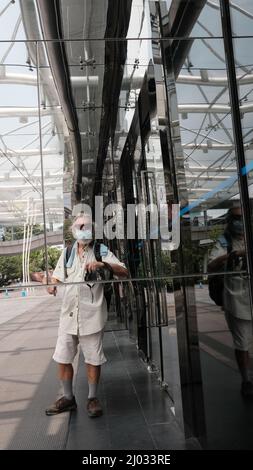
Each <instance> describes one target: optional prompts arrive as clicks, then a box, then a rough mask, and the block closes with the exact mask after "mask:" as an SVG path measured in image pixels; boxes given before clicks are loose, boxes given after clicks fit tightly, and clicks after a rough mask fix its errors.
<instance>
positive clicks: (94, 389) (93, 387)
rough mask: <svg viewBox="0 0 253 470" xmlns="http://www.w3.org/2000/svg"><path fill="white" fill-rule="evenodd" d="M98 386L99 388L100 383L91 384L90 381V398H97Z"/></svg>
mask: <svg viewBox="0 0 253 470" xmlns="http://www.w3.org/2000/svg"><path fill="white" fill-rule="evenodd" d="M97 388H98V384H90V383H89V395H88V398H96V396H97Z"/></svg>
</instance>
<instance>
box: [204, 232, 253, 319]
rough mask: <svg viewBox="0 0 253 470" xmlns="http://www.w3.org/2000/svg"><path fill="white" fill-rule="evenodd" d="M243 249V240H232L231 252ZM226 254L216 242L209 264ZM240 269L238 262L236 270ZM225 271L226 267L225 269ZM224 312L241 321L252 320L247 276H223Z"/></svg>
mask: <svg viewBox="0 0 253 470" xmlns="http://www.w3.org/2000/svg"><path fill="white" fill-rule="evenodd" d="M244 248H245V244H244V240H243V239H242V240H240V239H236V238H233V239H232V250H233V251H237V250H243V249H244ZM225 254H227V247H224V246H222V244H221V243H220V242H219V240H217V242H216V244H215V245H214V247H213V248H212V250H211V253H210V255H209V262H211V261H213V260H215V259H216V258H219V257H220V256H223V255H225ZM241 269H242V262H240V263H239V264H238V265H237V267H236V270H238V271H240V270H241ZM225 270H226V267H225ZM223 295H224V305H223V308H224V310H225V311H226V312H227V313H228V314H231V315H233V316H234V317H236V318H240V319H241V320H252V317H251V309H250V297H249V283H248V279H247V276H244V275H242V274H238V275H237V274H236V273H234V274H228V275H225V276H224V293H223Z"/></svg>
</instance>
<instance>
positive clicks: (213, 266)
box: [207, 253, 229, 272]
mask: <svg viewBox="0 0 253 470" xmlns="http://www.w3.org/2000/svg"><path fill="white" fill-rule="evenodd" d="M228 257H229V255H228V254H227V253H226V254H225V255H222V256H218V257H217V258H215V259H213V261H211V262H210V263H208V265H207V270H208V271H209V272H213V271H218V270H219V269H220V268H221V267H222V266H223V265H224V264H225V262H226V261H227V259H228Z"/></svg>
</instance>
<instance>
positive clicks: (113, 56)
mask: <svg viewBox="0 0 253 470" xmlns="http://www.w3.org/2000/svg"><path fill="white" fill-rule="evenodd" d="M52 3H53V2H50V1H46V2H45V1H44V2H43V1H42V0H38V1H37V2H36V1H34V2H33V1H29V2H26V0H23V1H22V0H21V1H20V2H19V3H18V2H16V3H14V4H12V5H10V6H9V7H8V8H7V10H6V11H4V12H3V14H1V11H0V31H1V33H0V102H1V105H0V125H1V130H0V166H1V172H0V240H1V241H0V255H1V259H0V285H1V293H0V295H1V300H0V302H2V304H4V305H5V304H6V302H7V301H8V302H9V304H10V308H11V309H13V308H15V307H14V306H13V305H14V304H11V302H12V299H18V298H19V299H20V302H21V301H25V300H27V301H28V302H31V305H32V303H33V302H34V298H35V297H36V296H38V295H40V292H42V290H43V292H44V291H45V284H47V285H51V277H52V273H53V271H54V269H55V267H56V265H57V261H58V259H59V257H60V254H61V252H62V250H64V249H65V250H66V248H67V247H69V246H72V245H73V243H74V239H73V235H72V231H71V226H72V223H73V220H74V218H75V217H76V216H78V214H80V213H87V211H88V209H89V208H90V210H91V215H92V217H93V220H94V223H95V225H94V227H96V228H98V227H101V222H102V230H101V229H98V230H100V232H97V239H98V240H99V241H100V242H101V243H102V242H103V243H104V244H105V245H106V246H108V247H109V249H110V250H111V251H112V252H113V253H114V254H115V255H116V256H117V257H118V258H119V259H120V260H121V261H122V262H124V263H125V265H126V266H127V269H128V273H129V274H128V277H127V278H126V279H119V278H114V279H113V280H112V281H111V283H112V287H113V289H112V290H113V294H112V298H111V302H110V308H109V318H108V322H107V326H106V331H118V330H122V331H125V330H128V332H129V338H130V340H131V341H133V342H134V343H135V344H136V348H137V350H138V354H139V356H140V360H142V361H143V363H144V365H145V367H146V368H147V370H148V371H149V373H150V374H153V376H154V377H155V379H156V380H157V381H158V383H159V384H160V388H161V393H167V394H168V396H169V399H170V404H171V410H173V413H174V414H175V417H176V419H177V422H178V424H179V427H180V429H181V430H182V432H184V435H185V437H186V440H188V442H193V445H194V446H197V447H198V446H202V447H203V448H209V449H218V448H220V449H237V448H238V449H252V448H253V440H252V438H251V432H250V430H251V422H252V421H253V413H252V400H253V382H251V373H252V354H253V349H252V275H253V254H252V250H251V247H252V246H253V231H252V194H253V190H252V182H251V178H252V177H253V166H252V149H253V138H252V131H253V98H252V95H253V88H252V85H253V64H252V45H253V35H252V31H253V29H252V26H253V4H252V1H250V0H233V2H232V1H231V2H230V1H227V0H220V1H218V0H211V1H209V0H208V1H205V0H199V1H195V0H192V1H191V2H184V1H180V0H171V1H169V0H168V1H160V2H155V1H151V0H150V1H148V0H132V1H131V0H125V1H117V2H113V1H111V0H93V1H91V0H87V1H86V2H83V1H81V0H60V1H59V2H56V3H57V8H56V10H54V9H53V8H52ZM4 7H5V4H4V2H3V1H0V8H1V9H4ZM1 23H2V26H1ZM108 234H111V236H110V237H109V236H108ZM68 282H69V281H68V279H67V277H65V283H68ZM98 282H100V281H98ZM43 283H44V285H43ZM77 283H78V284H80V287H82V284H83V283H84V281H77ZM63 288H64V287H63ZM25 297H26V299H24V298H25ZM57 301H58V300H57Z"/></svg>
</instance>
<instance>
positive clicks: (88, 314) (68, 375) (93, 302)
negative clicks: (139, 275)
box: [46, 215, 128, 417]
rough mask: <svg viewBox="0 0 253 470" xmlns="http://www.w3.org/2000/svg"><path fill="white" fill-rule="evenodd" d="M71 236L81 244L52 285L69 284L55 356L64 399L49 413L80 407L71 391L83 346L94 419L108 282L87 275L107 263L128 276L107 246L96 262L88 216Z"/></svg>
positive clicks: (98, 411)
mask: <svg viewBox="0 0 253 470" xmlns="http://www.w3.org/2000/svg"><path fill="white" fill-rule="evenodd" d="M72 233H73V236H74V238H75V239H76V242H75V244H74V245H73V247H72V250H71V253H70V256H69V258H68V260H67V259H66V253H67V249H66V248H65V250H64V251H63V253H62V255H61V256H60V258H59V260H58V263H57V266H56V268H55V270H54V272H53V275H52V278H51V282H52V283H53V284H57V283H59V282H60V283H61V282H65V283H66V285H65V293H64V298H63V302H62V309H61V315H60V325H59V332H58V339H57V344H56V348H55V352H54V355H53V359H54V360H55V361H56V362H57V363H58V364H59V366H58V367H59V378H60V380H61V383H62V386H63V392H64V395H63V396H62V397H61V398H59V399H58V400H57V401H56V402H55V403H54V404H53V405H52V406H50V407H49V408H47V409H46V414H47V415H55V414H58V413H62V412H64V411H70V410H75V409H76V408H77V404H76V400H75V397H74V395H73V389H72V380H73V366H72V363H73V360H74V358H75V356H76V354H77V346H78V343H79V344H80V347H81V349H82V351H83V355H84V359H85V363H86V369H87V377H88V385H89V394H88V400H87V413H88V416H89V417H98V416H101V415H102V407H101V404H100V402H99V400H98V398H97V388H98V383H99V377H100V371H101V365H102V364H104V363H105V362H106V358H105V355H104V352H103V345H102V338H103V331H104V327H105V323H106V320H107V306H106V300H105V298H104V289H103V284H101V283H94V282H93V283H92V284H91V283H85V282H84V278H85V273H87V272H88V273H90V272H92V271H95V270H97V269H98V268H99V269H101V268H102V269H103V268H104V269H106V265H107V264H108V265H109V266H110V267H111V268H110V269H112V271H113V274H114V275H115V276H117V277H126V276H127V274H128V271H127V269H126V267H125V265H124V263H121V262H120V261H119V260H118V259H117V258H116V256H115V255H114V254H113V253H112V252H111V251H109V250H108V249H107V248H106V247H105V246H104V245H102V247H103V249H104V252H103V253H101V261H97V259H96V256H95V252H94V241H93V235H92V224H91V219H90V217H89V216H88V215H81V216H79V217H77V218H76V220H75V222H74V224H73V225H72ZM66 275H67V277H66ZM56 290H57V288H56V287H55V286H50V287H48V288H47V291H48V293H49V294H54V295H56Z"/></svg>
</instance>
